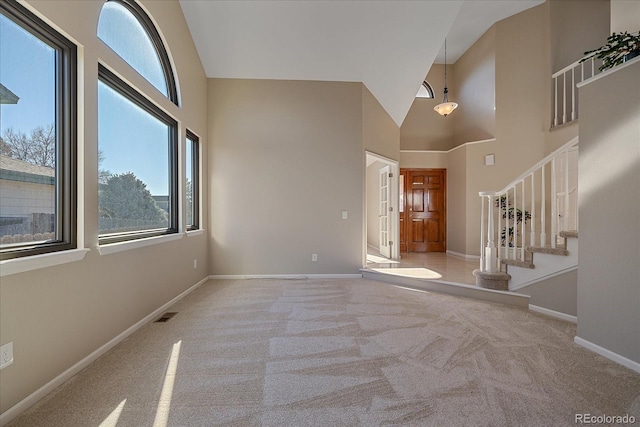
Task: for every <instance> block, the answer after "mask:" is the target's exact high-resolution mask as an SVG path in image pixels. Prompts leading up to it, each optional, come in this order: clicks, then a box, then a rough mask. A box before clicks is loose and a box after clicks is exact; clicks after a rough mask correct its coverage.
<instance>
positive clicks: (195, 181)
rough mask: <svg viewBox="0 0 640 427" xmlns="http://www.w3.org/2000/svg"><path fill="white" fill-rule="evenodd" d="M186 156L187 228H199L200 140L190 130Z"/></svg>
mask: <svg viewBox="0 0 640 427" xmlns="http://www.w3.org/2000/svg"><path fill="white" fill-rule="evenodd" d="M185 157H186V168H185V178H186V188H187V190H186V192H187V194H186V196H187V209H186V211H187V215H186V216H187V230H197V229H198V228H199V227H200V200H199V193H200V179H199V178H200V142H199V140H198V137H197V136H195V135H194V134H193V133H191V132H189V131H187V141H186V147H185Z"/></svg>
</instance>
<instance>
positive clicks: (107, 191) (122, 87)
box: [98, 65, 178, 243]
mask: <svg viewBox="0 0 640 427" xmlns="http://www.w3.org/2000/svg"><path fill="white" fill-rule="evenodd" d="M176 141H177V123H176V121H175V120H174V119H172V118H171V117H170V116H169V115H167V114H166V113H165V112H164V111H162V110H161V109H160V108H158V107H157V106H156V105H155V104H153V103H151V102H150V101H149V100H147V98H145V97H143V96H142V95H140V94H139V93H138V92H136V91H135V90H134V89H133V88H132V87H130V86H129V85H127V84H126V83H125V82H123V81H122V80H120V79H119V78H118V77H117V76H116V75H115V74H113V73H112V72H111V71H109V70H108V69H107V68H105V67H104V66H102V65H100V66H99V82H98V162H99V165H98V171H99V172H98V176H99V189H98V203H99V209H98V212H99V217H100V219H99V231H100V234H99V235H100V243H111V242H116V241H122V240H130V239H136V238H142V237H149V236H154V235H160V234H167V233H175V232H177V229H178V227H177V215H176V211H177V209H176V206H177V197H176V195H177V172H176V171H177V167H176V165H177V144H176Z"/></svg>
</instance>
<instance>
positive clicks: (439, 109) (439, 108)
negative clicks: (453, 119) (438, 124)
mask: <svg viewBox="0 0 640 427" xmlns="http://www.w3.org/2000/svg"><path fill="white" fill-rule="evenodd" d="M456 108H458V104H456V103H455V102H443V103H441V104H438V105H436V106H435V107H433V109H434V110H435V112H436V113H438V114H440V115H441V116H445V117H447V115H449V114H451V112H452V111H453V110H455V109H456Z"/></svg>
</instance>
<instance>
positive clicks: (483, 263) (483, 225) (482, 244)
mask: <svg viewBox="0 0 640 427" xmlns="http://www.w3.org/2000/svg"><path fill="white" fill-rule="evenodd" d="M480 199H481V200H482V208H481V210H480V212H481V213H480V271H485V269H484V267H485V252H484V236H485V232H484V230H485V224H484V197H480ZM489 209H491V206H489Z"/></svg>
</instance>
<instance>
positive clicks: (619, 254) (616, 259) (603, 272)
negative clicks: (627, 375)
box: [577, 59, 640, 366]
mask: <svg viewBox="0 0 640 427" xmlns="http://www.w3.org/2000/svg"><path fill="white" fill-rule="evenodd" d="M638 75H640V59H635V60H633V62H632V63H629V64H628V65H625V66H619V68H617V69H615V68H614V69H613V70H612V71H610V72H608V73H607V74H605V75H604V76H603V77H602V78H600V79H597V80H595V81H592V82H591V83H588V84H586V85H585V86H582V87H581V88H580V111H581V117H580V155H579V160H578V167H579V170H580V175H579V178H578V183H579V184H578V185H579V186H578V191H579V197H578V199H579V206H578V215H579V221H580V268H579V269H578V332H577V336H578V337H580V338H581V339H584V340H586V341H589V342H591V343H593V344H596V345H598V346H600V347H603V348H605V349H607V350H610V351H612V352H614V353H617V354H619V355H621V356H623V357H625V358H627V359H630V360H632V361H634V362H636V363H637V364H638V365H637V366H640V339H639V338H640V332H638V331H640V286H639V282H638V278H640V263H638V260H640V121H639V120H638V117H639V116H640V79H638Z"/></svg>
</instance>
